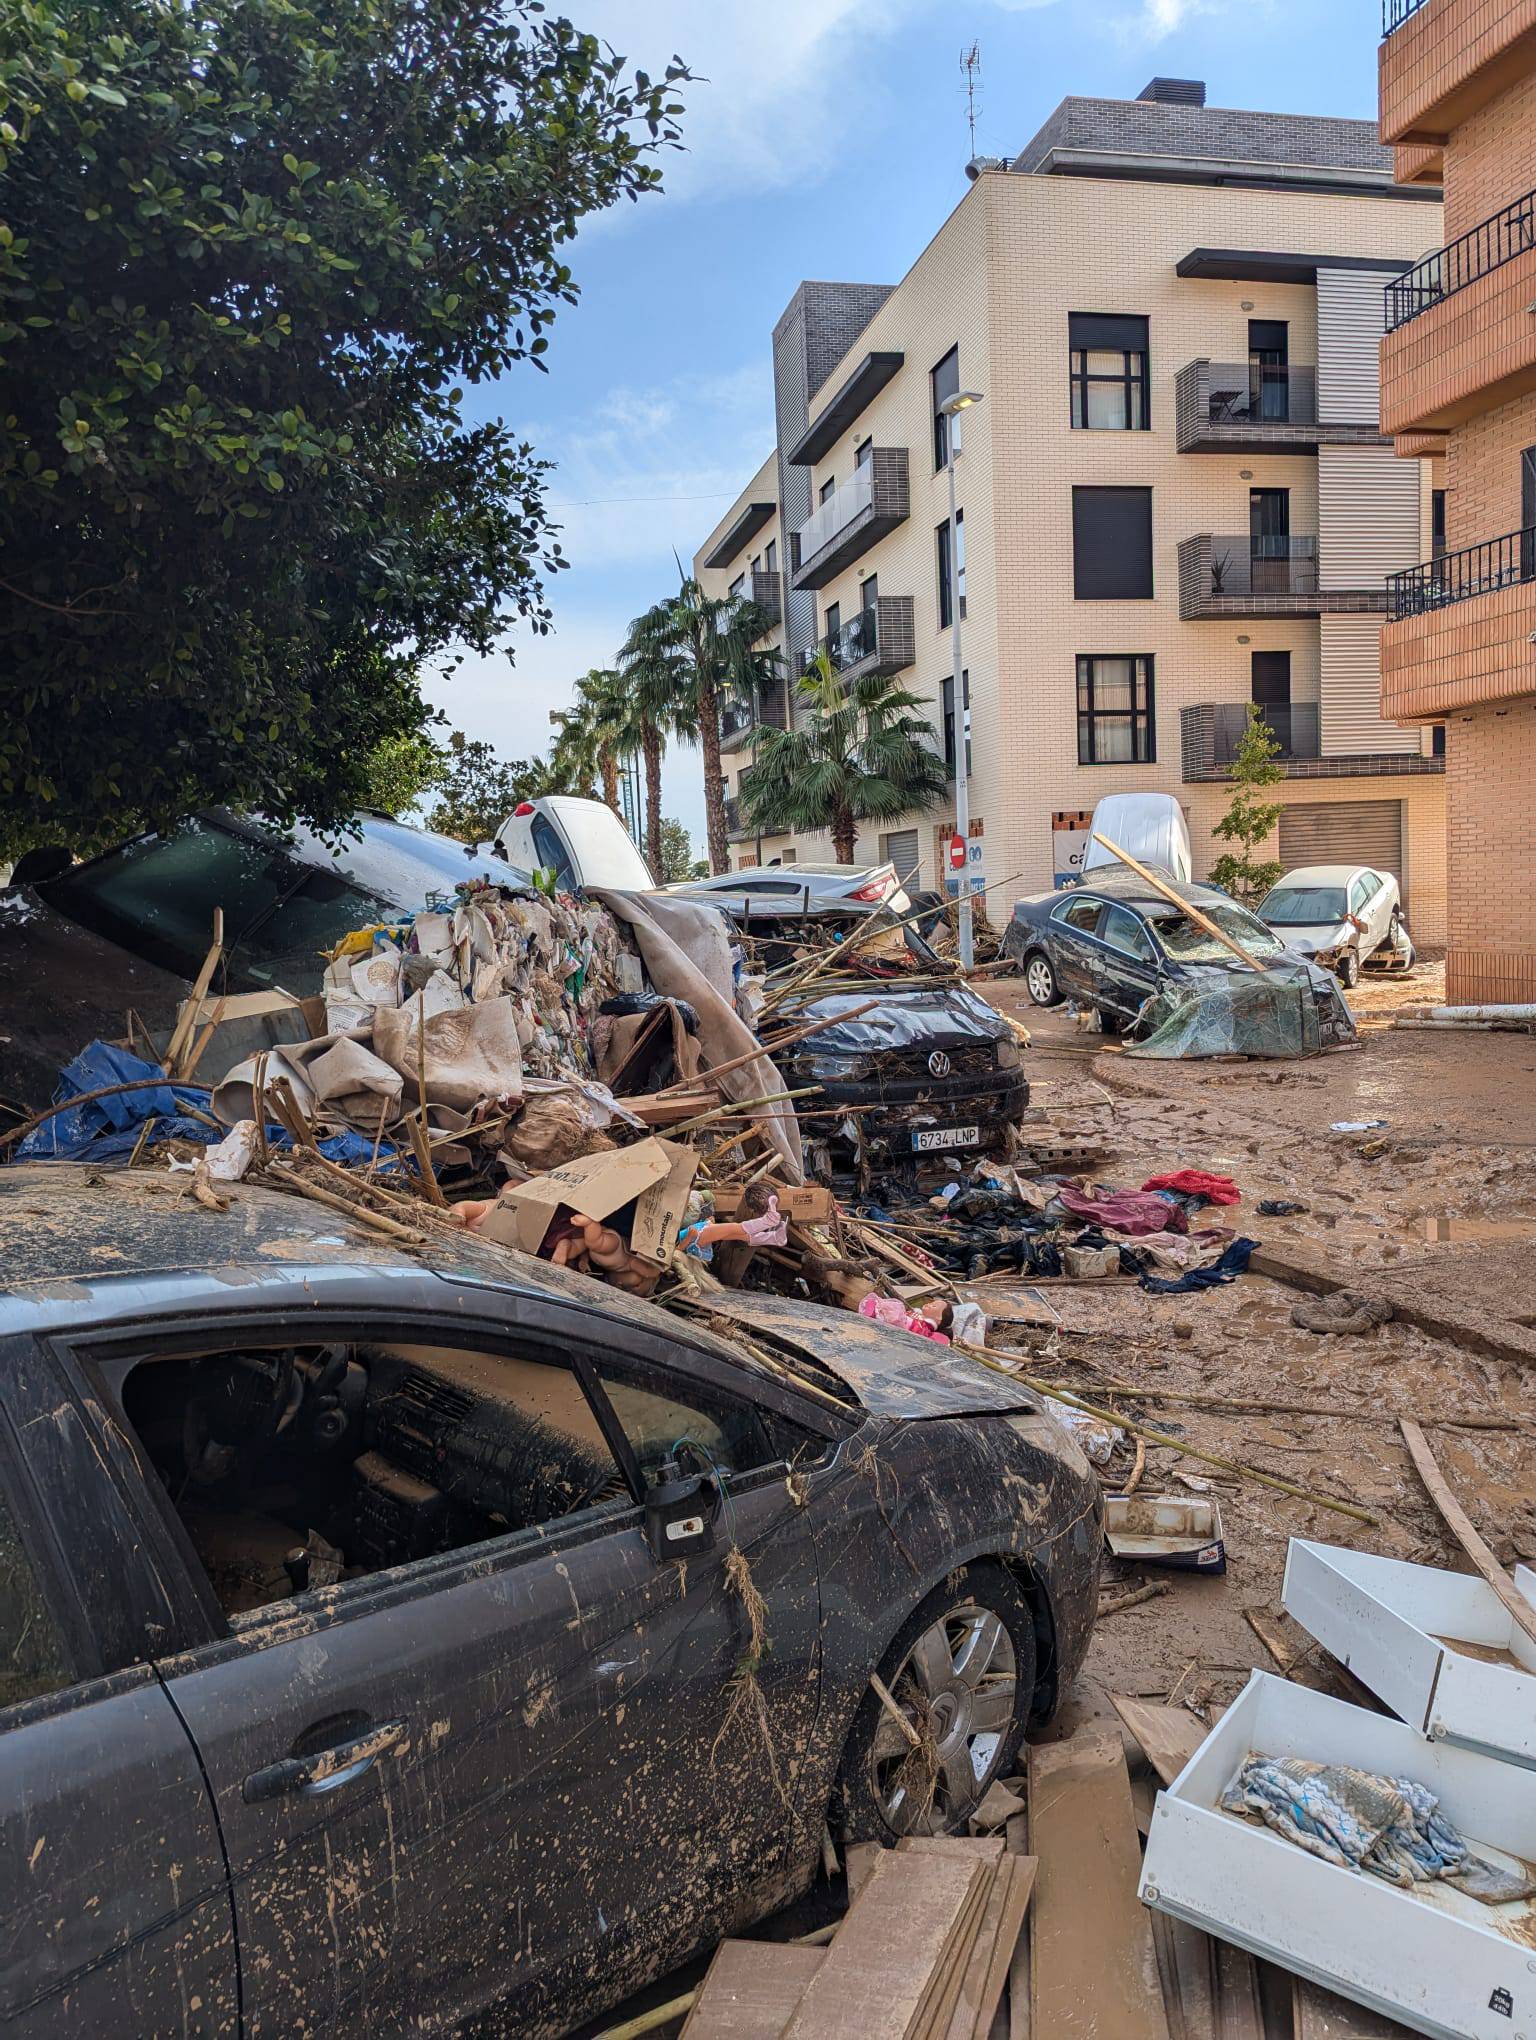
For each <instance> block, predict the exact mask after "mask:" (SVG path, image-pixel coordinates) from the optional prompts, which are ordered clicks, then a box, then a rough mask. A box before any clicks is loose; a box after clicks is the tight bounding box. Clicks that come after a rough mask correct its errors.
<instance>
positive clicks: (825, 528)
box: [789, 446, 910, 588]
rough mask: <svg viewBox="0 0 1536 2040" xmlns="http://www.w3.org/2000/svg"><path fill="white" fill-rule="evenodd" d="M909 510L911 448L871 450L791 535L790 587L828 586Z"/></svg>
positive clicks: (875, 448) (893, 528)
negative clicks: (844, 480)
mask: <svg viewBox="0 0 1536 2040" xmlns="http://www.w3.org/2000/svg"><path fill="white" fill-rule="evenodd" d="M909 508H910V503H909V499H908V489H907V449H906V448H905V447H904V446H876V447H873V448H871V450H870V456H869V459H868V460H866V461H865V462H863V464H862V465H861V466H859V467H856V468H855V469H854V471H853V473H852V474H851V475H850V476H849V477H848V479H847V481H846V482H844V483H843V484H842V485H841V487H839V488H837V489H834V490H833V492H832V494H831V495H830V496H829V497H828V498H827V500H826V502H825V503H823V504H822V505H821V507H820V508H819V509H818V510H817V511H816V513H815V514H814V516H812V517H811V518H810V519H808V521H807V522H806V523H804V524H802V525H801V527H800V529H799V530H798V531H796V532H794V533H792V534H791V536H790V542H789V543H790V570H791V576H792V585H793V586H794V587H796V588H824V587H825V586H826V585H827V583H828V582H829V581H831V580H833V579H835V578H836V576H837V575H839V574H840V573H841V572H842V571H843V569H844V568H845V567H848V566H851V565H852V564H853V562H854V561H855V560H856V559H858V558H860V557H861V555H862V554H864V553H867V552H868V551H869V548H870V547H871V546H872V545H874V544H876V543H877V542H878V541H879V540H880V539H882V538H884V537H885V535H886V533H887V532H888V531H894V530H895V529H896V527H897V525H898V524H901V523H903V522H904V521H905V519H906V516H907V513H908V510H909Z"/></svg>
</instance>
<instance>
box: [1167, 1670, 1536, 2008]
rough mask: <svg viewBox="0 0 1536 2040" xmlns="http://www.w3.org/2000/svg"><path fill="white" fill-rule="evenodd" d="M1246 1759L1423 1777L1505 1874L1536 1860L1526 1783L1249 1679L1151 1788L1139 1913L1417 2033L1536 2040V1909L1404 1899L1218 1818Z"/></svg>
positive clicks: (1358, 1713) (1247, 1825)
mask: <svg viewBox="0 0 1536 2040" xmlns="http://www.w3.org/2000/svg"><path fill="white" fill-rule="evenodd" d="M1250 1752H1253V1753H1257V1754H1260V1755H1263V1756H1269V1757H1313V1758H1316V1759H1317V1760H1318V1761H1319V1762H1321V1763H1334V1764H1354V1765H1357V1766H1358V1767H1359V1768H1360V1769H1362V1770H1366V1771H1374V1772H1380V1773H1384V1774H1386V1775H1387V1776H1390V1777H1407V1778H1414V1779H1417V1780H1418V1781H1419V1782H1420V1783H1421V1784H1423V1785H1425V1786H1427V1787H1428V1789H1429V1790H1430V1791H1431V1792H1433V1793H1435V1794H1436V1795H1437V1797H1438V1798H1439V1800H1440V1802H1441V1805H1442V1807H1443V1809H1444V1812H1445V1814H1446V1817H1447V1819H1449V1820H1451V1821H1452V1822H1453V1823H1454V1824H1455V1825H1456V1826H1457V1827H1458V1828H1459V1829H1460V1830H1461V1833H1462V1834H1463V1835H1464V1836H1465V1837H1466V1839H1467V1840H1468V1841H1469V1842H1471V1843H1473V1844H1474V1845H1475V1846H1476V1847H1477V1850H1478V1853H1479V1854H1480V1855H1483V1856H1485V1857H1487V1858H1488V1859H1489V1860H1490V1861H1493V1862H1496V1863H1499V1864H1501V1865H1502V1866H1503V1867H1504V1868H1506V1869H1514V1868H1517V1867H1519V1866H1520V1865H1521V1864H1524V1863H1529V1862H1531V1861H1533V1860H1536V1775H1533V1774H1532V1773H1531V1772H1529V1771H1526V1770H1522V1769H1519V1768H1517V1767H1515V1766H1513V1765H1510V1764H1507V1763H1502V1762H1500V1761H1499V1760H1498V1759H1496V1758H1493V1757H1486V1756H1482V1755H1479V1754H1477V1753H1475V1752H1473V1751H1470V1750H1461V1749H1451V1748H1448V1747H1447V1746H1446V1745H1445V1744H1443V1743H1428V1742H1425V1741H1424V1740H1423V1738H1422V1737H1421V1736H1419V1735H1418V1734H1416V1733H1415V1731H1414V1730H1413V1729H1411V1728H1408V1727H1406V1726H1405V1725H1404V1724H1403V1723H1402V1722H1400V1721H1394V1720H1392V1719H1391V1717H1390V1716H1388V1715H1384V1714H1372V1713H1370V1712H1368V1711H1367V1710H1366V1709H1365V1708H1363V1707H1350V1706H1347V1705H1346V1704H1345V1703H1344V1702H1343V1701H1342V1700H1334V1699H1331V1698H1330V1697H1329V1696H1328V1695H1327V1694H1325V1693H1314V1692H1312V1691H1311V1690H1310V1689H1309V1688H1307V1687H1304V1686H1293V1685H1291V1684H1290V1683H1289V1682H1288V1681H1286V1680H1284V1679H1276V1678H1272V1677H1271V1676H1270V1675H1269V1674H1268V1673H1266V1672H1255V1673H1254V1675H1253V1678H1252V1679H1251V1680H1250V1682H1249V1684H1248V1685H1247V1686H1246V1687H1244V1689H1243V1691H1242V1692H1241V1693H1240V1694H1239V1695H1238V1697H1237V1699H1236V1700H1235V1701H1234V1702H1233V1704H1232V1706H1231V1707H1229V1708H1228V1710H1227V1712H1226V1713H1225V1714H1224V1715H1223V1716H1222V1718H1221V1720H1220V1721H1219V1722H1218V1723H1217V1725H1216V1727H1215V1728H1213V1729H1212V1731H1211V1733H1210V1735H1209V1736H1208V1737H1207V1738H1206V1740H1205V1741H1204V1742H1203V1743H1202V1744H1201V1746H1200V1748H1199V1749H1198V1750H1197V1751H1196V1752H1195V1754H1194V1756H1193V1757H1192V1758H1191V1759H1190V1761H1189V1763H1188V1764H1187V1765H1186V1766H1185V1767H1184V1769H1183V1771H1182V1772H1181V1773H1180V1774H1179V1776H1178V1778H1177V1779H1175V1781H1174V1783H1173V1785H1172V1786H1171V1787H1170V1788H1169V1789H1168V1790H1167V1791H1166V1792H1162V1793H1159V1795H1158V1798H1157V1805H1156V1809H1155V1811H1154V1813H1153V1816H1152V1828H1151V1833H1150V1834H1149V1836H1148V1838H1147V1852H1146V1856H1145V1859H1144V1861H1143V1864H1142V1877H1141V1896H1142V1899H1143V1900H1144V1901H1145V1903H1146V1904H1148V1905H1152V1906H1156V1907H1157V1908H1158V1909H1159V1910H1160V1911H1162V1912H1166V1913H1171V1914H1172V1915H1173V1916H1174V1917H1175V1918H1176V1919H1182V1920H1188V1921H1190V1922H1191V1923H1192V1924H1193V1925H1195V1926H1197V1927H1203V1928H1205V1929H1206V1930H1207V1931H1208V1932H1210V1933H1213V1934H1217V1935H1219V1936H1220V1937H1221V1938H1222V1939H1223V1940H1227V1941H1232V1942H1235V1943H1236V1944H1237V1945H1238V1946H1240V1947H1243V1948H1248V1949H1250V1950H1251V1951H1252V1952H1253V1953H1254V1954H1255V1955H1262V1956H1266V1957H1268V1958H1269V1959H1270V1960H1271V1961H1274V1962H1278V1963H1280V1964H1281V1965H1282V1967H1284V1968H1286V1969H1290V1970H1294V1971H1295V1972H1296V1973H1297V1974H1298V1975H1301V1976H1308V1977H1311V1978H1312V1979H1313V1980H1314V1981H1315V1982H1317V1983H1321V1984H1324V1985H1326V1986H1327V1987H1328V1988H1329V1989H1330V1990H1335V1991H1338V1992H1339V1993H1340V1995H1341V1996H1344V1997H1348V1998H1353V1999H1355V2000H1356V2002H1357V2003H1360V2004H1364V2005H1369V2006H1371V2007H1372V2008H1373V2009H1374V2010H1376V2011H1379V2012H1384V2013H1386V2014H1387V2015H1388V2017H1390V2018H1394V2019H1399V2020H1401V2021H1402V2023H1403V2024H1404V2025H1405V2026H1409V2027H1411V2028H1412V2029H1413V2030H1414V2031H1415V2032H1417V2033H1429V2034H1434V2035H1436V2036H1438V2040H1536V1900H1530V1899H1526V1900H1521V1901H1519V1902H1517V1903H1514V1904H1510V1905H1504V1906H1485V1905H1482V1904H1480V1903H1479V1902H1478V1901H1477V1900H1476V1899H1473V1898H1468V1897H1467V1896H1466V1895H1465V1894H1464V1893H1461V1892H1457V1891H1453V1890H1451V1889H1450V1887H1449V1886H1447V1885H1445V1884H1443V1883H1438V1882H1436V1883H1431V1884H1420V1885H1415V1886H1414V1887H1413V1888H1412V1889H1411V1890H1405V1889H1402V1888H1400V1887H1398V1886H1396V1885H1392V1884H1387V1883H1384V1882H1383V1881H1382V1879H1380V1878H1379V1877H1373V1876H1371V1875H1369V1874H1368V1873H1367V1872H1363V1871H1356V1870H1344V1869H1339V1868H1338V1867H1336V1866H1335V1865H1334V1864H1332V1863H1325V1862H1323V1861H1322V1859H1321V1858H1320V1857H1317V1856H1313V1855H1309V1854H1308V1852H1307V1851H1306V1850H1305V1849H1302V1848H1299V1847H1297V1845H1296V1844H1295V1843H1294V1842H1288V1841H1286V1840H1285V1839H1284V1838H1283V1837H1282V1836H1280V1835H1278V1834H1275V1833H1274V1832H1272V1831H1271V1830H1270V1829H1269V1828H1267V1827H1264V1826H1262V1825H1260V1824H1258V1823H1256V1822H1254V1821H1251V1820H1246V1819H1243V1818H1241V1817H1240V1816H1238V1815H1236V1814H1230V1813H1223V1812H1222V1811H1221V1808H1220V1800H1221V1795H1222V1793H1223V1792H1224V1791H1225V1789H1226V1787H1227V1786H1228V1785H1229V1784H1230V1783H1231V1781H1232V1779H1233V1778H1234V1777H1235V1776H1236V1774H1237V1771H1238V1769H1239V1767H1240V1765H1241V1764H1242V1762H1243V1760H1244V1758H1246V1757H1247V1756H1248V1755H1249V1754H1250Z"/></svg>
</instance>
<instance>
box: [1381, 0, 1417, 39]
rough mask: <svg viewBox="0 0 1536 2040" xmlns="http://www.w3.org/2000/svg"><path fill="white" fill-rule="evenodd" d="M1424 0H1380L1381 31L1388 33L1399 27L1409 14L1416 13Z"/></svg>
mask: <svg viewBox="0 0 1536 2040" xmlns="http://www.w3.org/2000/svg"><path fill="white" fill-rule="evenodd" d="M1424 4H1425V0H1381V32H1382V34H1383V35H1390V34H1391V33H1392V31H1393V29H1394V28H1401V27H1402V25H1403V23H1404V22H1405V21H1406V20H1407V19H1408V17H1409V15H1410V14H1417V13H1418V11H1419V9H1420V8H1421V7H1422V6H1423V5H1424Z"/></svg>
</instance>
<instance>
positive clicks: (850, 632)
mask: <svg viewBox="0 0 1536 2040" xmlns="http://www.w3.org/2000/svg"><path fill="white" fill-rule="evenodd" d="M819 652H825V653H826V655H827V657H828V659H830V660H831V662H832V670H833V672H834V673H844V674H864V673H899V672H900V671H901V670H902V668H903V667H904V666H910V665H911V664H912V662H913V660H914V659H915V658H916V657H917V645H916V642H915V640H914V638H913V634H912V597H911V596H910V595H879V596H877V597H876V598H875V600H874V601H873V602H872V603H871V604H870V605H869V607H868V608H867V609H861V610H860V611H859V613H858V614H857V616H850V617H849V619H848V621H847V622H846V623H845V624H843V625H841V626H840V628H839V629H837V630H834V631H831V632H830V633H829V634H828V635H827V636H826V637H824V638H822V639H821V640H820V642H819V643H817V644H814V645H812V646H811V648H810V649H809V651H807V652H806V653H805V655H804V658H803V660H802V662H801V670H802V672H809V671H810V668H811V662H812V661H813V660H814V659H815V657H816V655H817V654H818V653H819Z"/></svg>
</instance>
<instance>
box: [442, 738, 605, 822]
mask: <svg viewBox="0 0 1536 2040" xmlns="http://www.w3.org/2000/svg"><path fill="white" fill-rule="evenodd" d="M592 790H593V789H592V783H591V779H590V777H589V776H583V775H581V774H580V773H576V774H574V775H573V774H572V772H571V771H570V769H569V767H568V766H567V765H566V764H565V763H563V762H562V761H561V760H559V759H558V758H555V757H551V758H549V759H547V760H546V759H543V758H512V759H509V760H504V759H501V758H498V757H497V756H496V753H495V750H494V749H493V748H492V746H491V745H490V744H487V743H486V742H484V741H483V739H481V738H479V737H474V738H469V737H465V736H463V735H461V733H460V732H459V731H458V730H455V731H454V733H453V735H452V736H451V737H450V738H449V740H448V749H447V752H446V753H445V755H444V759H443V774H442V777H441V778H440V779H439V780H438V781H437V799H436V801H435V802H434V803H433V806H432V808H431V809H430V811H429V812H428V815H427V827H428V828H429V829H436V830H437V832H438V833H439V835H443V836H457V837H458V839H459V841H460V842H461V843H488V842H490V841H491V839H492V838H493V837H494V836H495V834H496V831H497V830H498V829H499V828H500V827H501V825H502V823H503V822H504V821H505V820H506V819H507V817H508V815H510V814H511V812H512V810H513V809H514V808H515V807H516V806H517V804H518V802H519V801H522V800H537V799H538V798H539V796H540V795H541V794H545V793H579V794H581V795H583V796H584V797H585V798H587V799H590V798H591V796H592Z"/></svg>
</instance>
